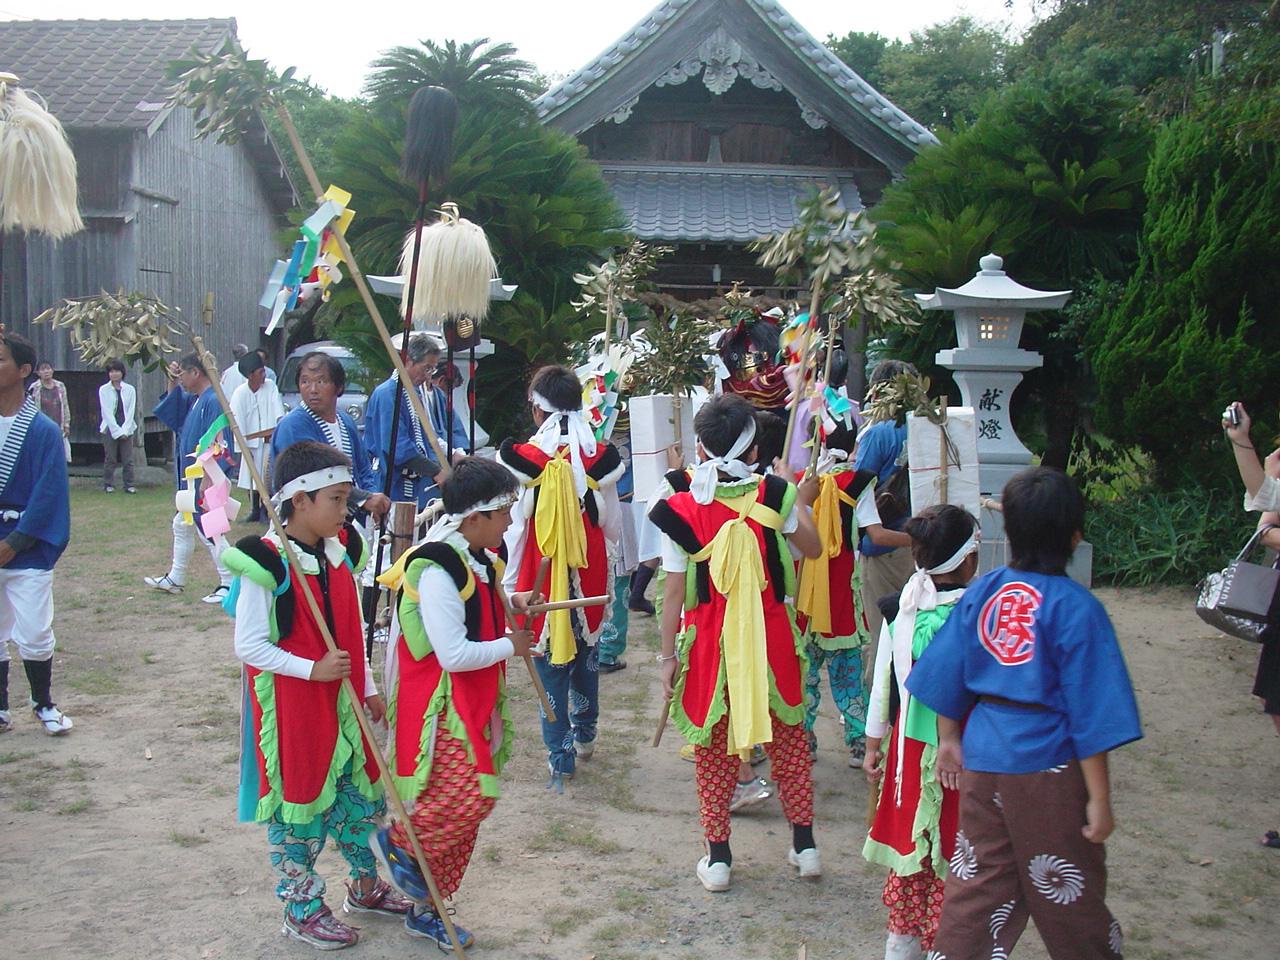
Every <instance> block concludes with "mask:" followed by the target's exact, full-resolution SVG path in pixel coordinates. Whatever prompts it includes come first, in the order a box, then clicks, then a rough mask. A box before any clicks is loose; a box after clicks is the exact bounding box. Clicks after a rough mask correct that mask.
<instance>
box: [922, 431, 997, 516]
mask: <svg viewBox="0 0 1280 960" xmlns="http://www.w3.org/2000/svg"><path fill="white" fill-rule="evenodd" d="M945 428H946V431H947V436H948V437H950V438H951V448H952V451H953V452H952V454H951V457H952V459H951V460H950V462H949V464H948V469H947V503H951V504H954V505H955V506H957V507H963V508H964V509H966V510H968V511H969V512H970V513H971V514H973V516H975V517H977V516H979V511H980V509H981V496H980V494H979V477H978V421H977V417H975V416H974V411H973V408H972V407H948V408H947V422H946V424H945ZM940 430H941V428H939V426H938V425H937V424H934V423H930V422H929V420H928V419H927V418H925V417H916V416H915V415H914V414H907V464H908V466H909V468H910V473H911V512H912V513H913V514H918V513H919V512H920V511H921V510H923V509H925V508H926V507H932V506H934V505H935V504H939V503H941V502H942V491H941V478H942V471H941V469H940V465H941V464H942V459H943V452H942V450H943V448H942V435H941V432H940ZM956 454H958V457H957V456H956ZM957 459H958V460H959V464H958V465H957V463H956V460H957Z"/></svg>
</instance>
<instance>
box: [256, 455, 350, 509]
mask: <svg viewBox="0 0 1280 960" xmlns="http://www.w3.org/2000/svg"><path fill="white" fill-rule="evenodd" d="M351 482H353V481H352V478H351V468H350V467H348V466H346V465H345V464H344V465H342V466H337V467H325V468H323V469H322V470H312V471H311V472H310V473H304V474H303V475H302V476H300V477H294V478H293V479H292V480H290V481H289V482H288V483H286V484H285V485H284V486H283V487H281V488H280V489H279V490H277V491H276V495H275V496H274V497H272V498H271V502H272V503H274V504H275V505H276V506H279V505H280V504H282V503H284V502H285V501H286V500H288V499H289V498H290V497H292V496H293V495H294V494H295V493H297V492H298V491H299V490H303V491H305V492H307V493H311V492H312V491H314V490H323V489H324V488H325V487H332V486H333V485H334V484H335V483H351Z"/></svg>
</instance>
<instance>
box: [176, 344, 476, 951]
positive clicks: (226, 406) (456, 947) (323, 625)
mask: <svg viewBox="0 0 1280 960" xmlns="http://www.w3.org/2000/svg"><path fill="white" fill-rule="evenodd" d="M191 342H192V343H193V344H194V346H195V348H196V353H197V354H198V355H199V357H200V363H201V365H202V366H203V367H204V370H205V374H206V375H207V376H208V377H209V380H210V382H211V383H212V384H213V389H214V393H215V394H216V395H217V397H218V403H219V405H220V406H221V407H222V412H223V414H224V415H225V416H226V418H227V425H228V427H229V428H230V430H231V435H232V436H233V437H234V438H235V442H236V446H237V448H238V449H240V450H247V449H248V445H247V444H246V443H245V439H244V434H243V433H241V432H240V424H238V423H237V422H236V417H235V414H234V413H233V412H232V410H231V404H230V403H229V402H228V401H227V395H226V394H225V393H223V391H222V381H221V378H220V377H219V371H218V365H217V362H216V360H215V358H214V356H213V354H212V353H210V352H209V351H208V350H206V349H205V346H204V341H203V340H201V338H200V337H199V336H197V335H195V334H192V336H191ZM181 455H182V454H181V453H178V456H181ZM242 465H243V466H247V467H248V468H249V475H250V476H251V477H252V478H253V485H254V487H255V488H256V489H257V491H258V494H259V495H260V496H261V497H262V505H263V506H264V507H266V510H267V517H268V519H269V520H270V521H271V529H272V531H273V532H274V533H275V535H276V538H277V539H278V540H279V541H280V546H281V549H282V551H283V552H284V556H285V560H286V561H287V563H288V564H289V568H290V570H291V571H292V572H293V582H294V584H295V585H296V586H297V592H298V593H300V594H302V596H303V597H304V598H305V599H306V601H307V608H308V610H310V611H311V616H312V618H313V619H314V620H315V624H316V627H317V628H318V629H319V630H320V635H321V636H322V637H323V638H324V645H325V647H326V648H327V649H328V650H329V652H330V653H337V652H338V644H337V643H336V642H335V641H334V639H333V633H332V632H331V631H330V630H329V624H328V622H327V621H326V620H325V618H324V614H323V613H322V612H321V610H320V604H319V603H318V602H317V600H316V598H315V594H314V593H312V592H311V590H310V589H308V588H307V587H306V586H305V584H306V573H305V572H304V571H303V569H302V565H301V563H300V562H299V560H298V555H297V553H296V552H295V551H294V549H293V545H292V544H291V543H290V542H289V536H288V534H287V533H286V532H285V529H284V522H283V521H282V520H281V519H280V514H279V513H277V512H276V507H275V504H273V503H272V502H271V491H270V490H268V489H267V485H266V483H265V482H264V481H263V479H262V474H261V473H259V472H258V464H257V463H256V462H255V461H254V459H253V458H252V457H245V458H243V464H242ZM342 690H343V691H344V692H345V693H346V695H347V699H348V700H350V701H351V705H352V712H353V713H354V714H355V715H356V721H357V722H358V723H359V725H360V732H361V733H362V734H363V735H364V738H365V740H366V741H367V742H368V744H369V746H370V747H371V748H372V749H373V757H374V760H375V761H376V762H377V765H378V779H379V780H381V782H382V785H383V791H384V792H385V793H386V795H387V797H388V798H389V799H390V802H391V806H392V809H393V813H394V816H395V818H396V819H397V820H399V821H400V823H401V824H402V825H403V826H404V828H405V833H406V834H408V836H409V842H410V844H411V845H412V846H413V857H414V860H416V861H417V863H418V869H419V870H421V871H422V876H423V877H424V878H425V879H426V881H427V892H428V893H429V894H430V896H431V904H432V906H433V907H434V908H435V911H436V913H437V915H439V917H440V920H441V921H442V922H443V923H444V927H445V931H446V932H447V933H448V934H449V940H450V942H451V943H452V944H453V951H454V953H456V954H457V955H458V957H459V958H465V957H466V951H465V950H464V949H463V946H462V941H461V940H460V939H459V938H458V931H457V930H456V929H455V928H454V925H453V920H452V918H451V917H450V916H449V914H448V912H447V911H446V910H445V905H444V898H443V897H441V896H440V890H439V888H438V887H437V886H436V882H435V880H434V879H433V878H432V876H431V869H430V867H429V866H428V865H427V855H426V853H425V852H424V851H423V849H422V844H421V842H420V841H419V840H418V835H417V833H415V832H414V829H413V824H412V822H411V821H410V820H409V811H408V810H406V809H405V806H404V801H403V800H401V799H400V794H399V793H398V792H397V791H396V787H395V781H394V780H392V778H391V771H390V769H389V768H388V766H387V760H386V757H384V756H383V755H382V748H381V747H379V746H378V741H377V739H376V738H375V737H374V733H373V725H372V724H371V723H370V722H369V718H368V717H367V716H365V713H364V710H363V709H362V708H361V706H360V698H359V697H358V696H357V695H356V689H355V687H354V686H353V685H352V683H351V678H350V677H344V678H343V680H342Z"/></svg>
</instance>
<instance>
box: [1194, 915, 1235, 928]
mask: <svg viewBox="0 0 1280 960" xmlns="http://www.w3.org/2000/svg"><path fill="white" fill-rule="evenodd" d="M1187 919H1188V920H1190V921H1191V922H1192V923H1194V924H1195V925H1196V926H1197V927H1204V928H1205V929H1206V930H1217V929H1219V928H1221V927H1225V926H1226V925H1227V921H1226V918H1225V917H1223V915H1222V914H1220V913H1193V914H1192V915H1191V916H1190V917H1188V918H1187Z"/></svg>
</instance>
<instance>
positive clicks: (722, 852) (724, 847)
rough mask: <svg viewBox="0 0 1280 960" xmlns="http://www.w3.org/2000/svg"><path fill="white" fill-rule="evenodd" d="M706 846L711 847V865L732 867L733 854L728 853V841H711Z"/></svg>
mask: <svg viewBox="0 0 1280 960" xmlns="http://www.w3.org/2000/svg"><path fill="white" fill-rule="evenodd" d="M708 846H710V847H711V862H712V863H723V864H724V865H725V866H726V867H732V866H733V854H732V853H730V852H729V841H728V840H711V841H709V842H708Z"/></svg>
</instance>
